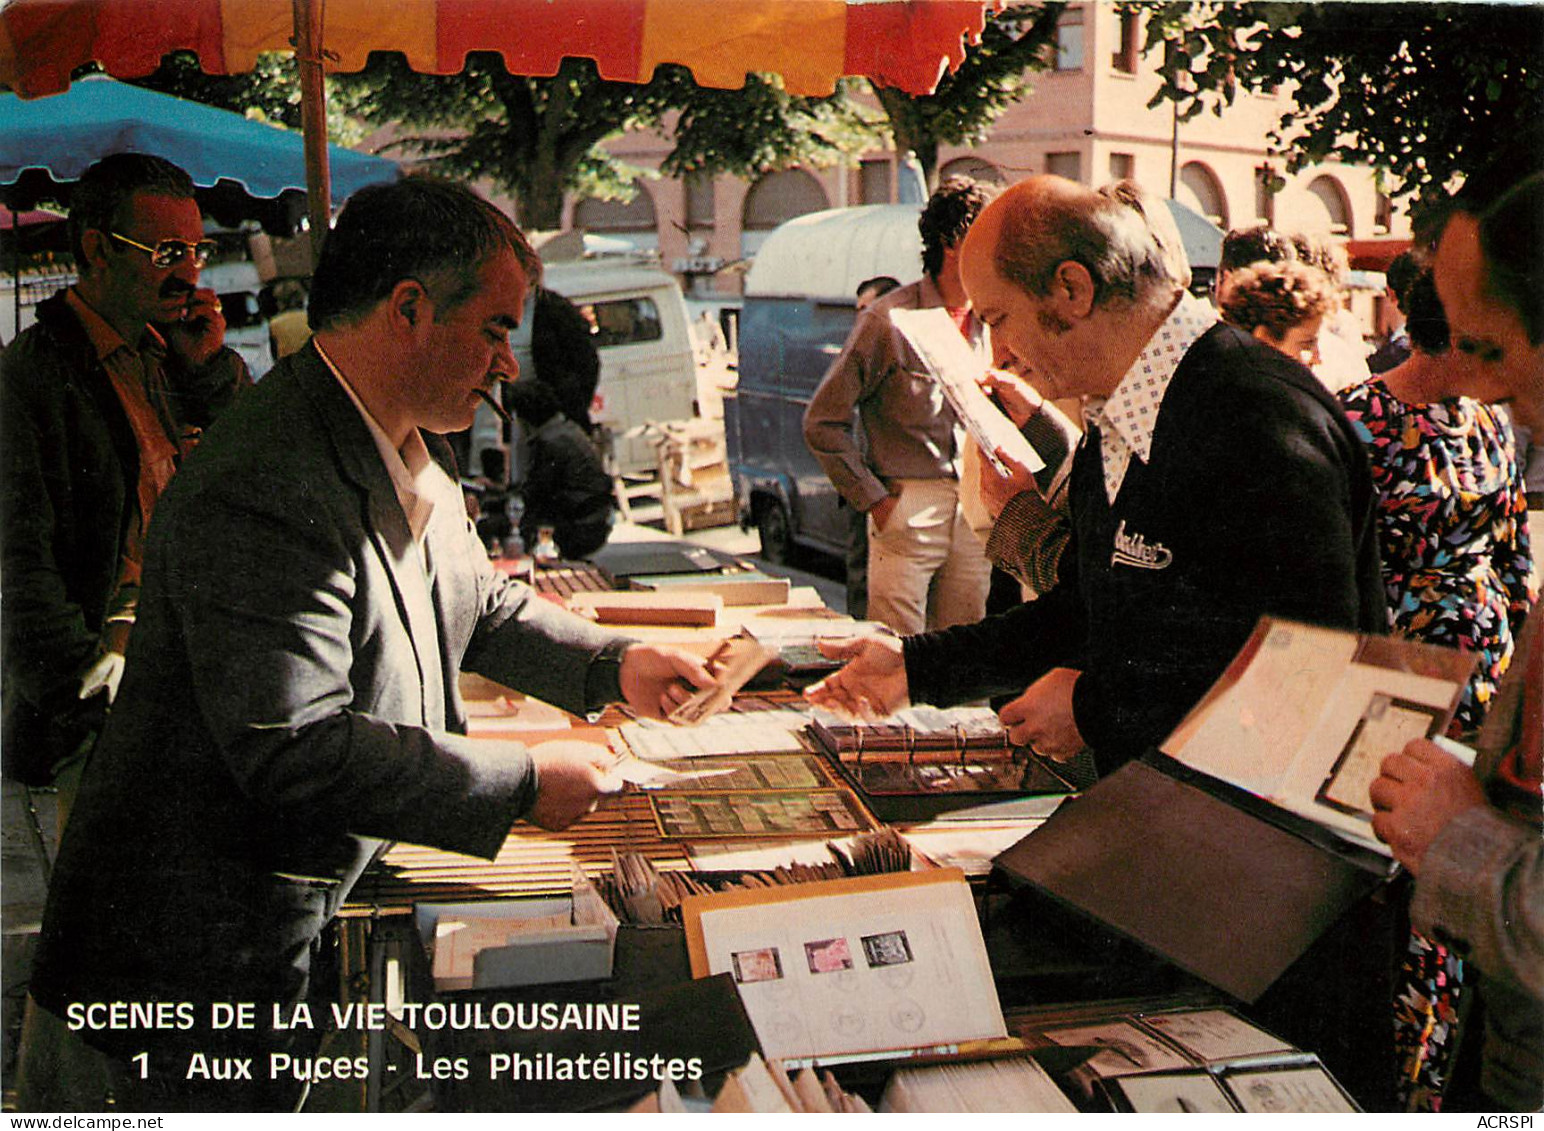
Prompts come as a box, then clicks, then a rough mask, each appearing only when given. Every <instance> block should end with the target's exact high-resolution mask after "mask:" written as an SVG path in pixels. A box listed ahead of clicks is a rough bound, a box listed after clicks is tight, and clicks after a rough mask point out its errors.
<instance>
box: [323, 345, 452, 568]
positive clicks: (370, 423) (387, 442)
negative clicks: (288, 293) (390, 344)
mask: <svg viewBox="0 0 1544 1131" xmlns="http://www.w3.org/2000/svg"><path fill="white" fill-rule="evenodd" d="M312 342H313V344H316V342H315V339H312ZM316 352H317V354H318V355H320V356H321V359H322V360H323V361H324V362H326V363H327V368H328V369H330V370H331V371H332V375H333V376H334V377H336V378H337V379H338V384H340V385H342V386H343V391H344V392H345V393H347V394H348V399H349V400H351V401H353V402H354V407H355V408H356V409H358V410H359V415H360V416H361V417H363V418H364V422H365V427H366V428H368V429H369V430H370V439H372V440H374V441H375V450H376V451H377V452H379V453H380V457H381V463H382V464H383V465H385V468H386V474H387V476H388V477H390V479H391V486H392V489H393V490H394V491H395V492H396V493H397V501H398V502H399V503H401V504H402V513H403V514H404V515H405V516H406V517H407V525H408V529H409V530H411V531H412V532H413V538H414V540H415V541H418V540H422V538H423V536H424V531H425V530H427V529H428V527H429V517H430V516H431V515H432V514H433V513H434V498H433V491H434V488H435V486H436V484H435V483H434V481H433V476H434V474H435V473H436V472H437V471H439V465H438V464H436V463H435V462H434V460H433V458H432V457H431V456H430V455H429V449H428V447H427V446H426V445H425V444H424V438H423V436H422V434H421V433H420V432H419V431H418V429H417V428H411V429H409V430H408V434H407V440H406V442H404V443H403V445H402V447H401V448H394V447H392V445H391V439H390V437H388V436H387V435H386V430H385V429H384V428H382V427H381V425H380V422H379V421H377V420H376V419H375V417H374V415H373V414H372V413H371V412H370V410H369V409H368V408H366V407H365V403H364V401H362V400H360V399H359V394H358V393H356V392H354V386H352V385H350V384H349V382H348V378H347V377H345V376H343V371H342V370H341V369H339V368H338V366H337V364H336V363H335V362H334V361H333V360H332V358H330V357H328V356H327V351H326V350H324V349H323V348H322V347H321V345H320V344H316ZM441 474H443V473H441Z"/></svg>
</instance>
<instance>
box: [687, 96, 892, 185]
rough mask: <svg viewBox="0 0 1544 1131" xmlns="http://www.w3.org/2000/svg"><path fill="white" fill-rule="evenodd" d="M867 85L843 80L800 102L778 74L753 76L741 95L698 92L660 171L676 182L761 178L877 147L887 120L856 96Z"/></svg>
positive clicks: (690, 100)
mask: <svg viewBox="0 0 1544 1131" xmlns="http://www.w3.org/2000/svg"><path fill="white" fill-rule="evenodd" d="M861 85H862V83H861V80H852V79H844V80H842V81H841V82H840V83H839V84H838V85H837V89H836V91H835V92H834V93H833V94H831V95H830V96H829V97H826V98H800V97H797V96H795V95H791V94H789V93H788V92H787V91H786V90H784V89H783V83H782V80H781V78H779V77H778V76H777V75H772V74H764V75H747V76H746V81H745V86H744V87H742V88H741V89H739V90H710V89H708V88H706V87H699V86H695V85H694V86H692V88H691V89H690V90H689V91H687V92H685V96H684V97H683V98H682V100H681V103H680V105H679V107H678V109H679V111H680V112H679V114H678V115H677V116H676V118H675V120H674V124H673V128H672V130H671V134H670V137H671V140H672V141H673V142H674V146H675V147H674V148H673V149H672V150H671V151H670V154H669V156H667V157H666V158H665V160H664V162H663V163H662V165H661V171H662V172H664V173H666V174H668V175H670V176H685V175H689V174H697V175H704V176H711V175H713V174H716V173H728V174H731V175H733V176H742V177H757V176H760V175H761V174H763V173H768V172H772V171H774V170H778V169H786V168H788V167H790V166H792V165H803V164H808V165H815V166H817V167H824V166H828V165H833V164H836V163H837V162H839V161H842V160H843V159H847V158H850V157H851V156H852V155H854V154H856V153H859V152H862V151H863V150H864V149H868V148H871V147H872V146H873V145H874V144H875V143H876V142H877V141H878V140H879V136H880V131H881V129H882V126H883V120H882V118H881V117H880V116H879V114H878V113H877V112H876V111H873V110H870V109H868V108H866V107H864V106H863V105H862V104H861V103H860V102H858V101H855V100H854V99H853V97H852V94H853V90H854V88H855V87H859V86H861Z"/></svg>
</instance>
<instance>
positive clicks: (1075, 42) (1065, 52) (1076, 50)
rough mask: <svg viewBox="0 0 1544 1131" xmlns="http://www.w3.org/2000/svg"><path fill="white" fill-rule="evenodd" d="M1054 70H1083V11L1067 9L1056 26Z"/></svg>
mask: <svg viewBox="0 0 1544 1131" xmlns="http://www.w3.org/2000/svg"><path fill="white" fill-rule="evenodd" d="M1056 69H1057V70H1058V71H1080V70H1082V69H1083V9H1081V8H1069V9H1067V11H1065V12H1063V13H1062V17H1061V20H1060V21H1059V22H1058V23H1057V25H1056Z"/></svg>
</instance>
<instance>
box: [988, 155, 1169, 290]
mask: <svg viewBox="0 0 1544 1131" xmlns="http://www.w3.org/2000/svg"><path fill="white" fill-rule="evenodd" d="M971 237H972V238H974V239H977V240H979V241H980V242H981V243H983V244H984V243H985V241H987V240H988V239H990V240H991V241H992V242H991V245H990V246H991V247H992V259H993V263H994V265H995V267H996V269H997V271H998V273H999V274H1000V275H1001V276H1002V277H1003V279H1004V280H1005V281H1007V282H1008V283H1011V284H1013V285H1014V286H1018V287H1022V288H1023V289H1024V290H1025V291H1027V292H1028V293H1030V294H1032V295H1035V296H1037V297H1044V296H1045V295H1046V294H1048V293H1049V292H1050V289H1051V286H1052V282H1053V280H1054V279H1055V277H1056V272H1057V269H1058V268H1059V267H1060V266H1061V265H1062V264H1064V263H1069V262H1070V263H1077V264H1080V265H1081V266H1082V267H1083V268H1084V270H1086V271H1087V272H1088V276H1089V278H1090V280H1091V281H1092V283H1093V287H1094V304H1095V305H1096V306H1099V307H1106V306H1111V305H1119V304H1143V305H1146V304H1148V303H1152V304H1155V305H1157V304H1161V305H1163V306H1169V305H1171V304H1172V303H1173V302H1174V300H1175V299H1176V298H1177V297H1178V295H1179V292H1180V289H1181V286H1180V283H1179V282H1178V280H1176V279H1175V277H1174V273H1173V271H1172V270H1171V268H1170V266H1169V263H1168V261H1167V260H1166V258H1165V256H1164V251H1163V248H1162V246H1161V245H1160V242H1159V241H1158V240H1157V239H1156V238H1154V235H1153V231H1152V229H1151V227H1150V226H1149V224H1148V221H1147V219H1146V218H1145V216H1144V215H1143V213H1142V212H1140V211H1139V210H1137V209H1135V208H1132V207H1130V206H1129V204H1127V203H1125V202H1122V201H1121V200H1119V199H1116V198H1114V197H1112V196H1107V195H1101V194H1100V193H1097V192H1095V191H1094V190H1093V189H1090V188H1088V187H1086V186H1084V185H1080V184H1077V183H1076V182H1074V181H1069V180H1065V179H1063V178H1061V177H1052V176H1041V177H1030V178H1028V179H1027V180H1023V181H1020V182H1019V183H1018V184H1016V185H1014V186H1013V187H1011V188H1010V189H1008V190H1007V191H1006V192H1004V193H1003V194H1002V195H1000V196H999V197H998V198H997V199H996V200H995V201H993V202H992V203H991V204H989V205H987V207H986V209H985V210H984V211H983V212H982V213H981V217H980V219H978V220H977V221H976V224H975V226H974V227H973V228H972V229H971Z"/></svg>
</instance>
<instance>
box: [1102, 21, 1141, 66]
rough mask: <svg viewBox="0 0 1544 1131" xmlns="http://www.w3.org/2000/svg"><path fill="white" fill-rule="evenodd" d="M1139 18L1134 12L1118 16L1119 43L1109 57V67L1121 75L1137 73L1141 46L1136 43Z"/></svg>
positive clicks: (1139, 23)
mask: <svg viewBox="0 0 1544 1131" xmlns="http://www.w3.org/2000/svg"><path fill="white" fill-rule="evenodd" d="M1140 25H1141V17H1140V16H1138V15H1137V13H1136V12H1122V13H1121V14H1120V41H1119V43H1118V44H1117V45H1116V48H1115V53H1114V54H1113V55H1111V56H1110V66H1112V67H1114V68H1115V70H1116V71H1118V72H1119V73H1120V74H1123V75H1134V74H1136V73H1137V61H1138V60H1139V59H1140V58H1141V57H1142V45H1141V43H1140V42H1139V41H1138V38H1137V33H1138V31H1139V30H1140Z"/></svg>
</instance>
